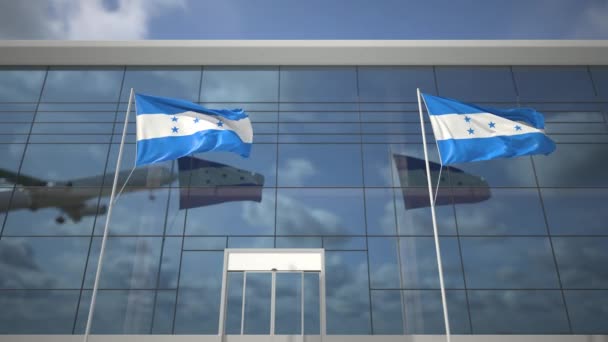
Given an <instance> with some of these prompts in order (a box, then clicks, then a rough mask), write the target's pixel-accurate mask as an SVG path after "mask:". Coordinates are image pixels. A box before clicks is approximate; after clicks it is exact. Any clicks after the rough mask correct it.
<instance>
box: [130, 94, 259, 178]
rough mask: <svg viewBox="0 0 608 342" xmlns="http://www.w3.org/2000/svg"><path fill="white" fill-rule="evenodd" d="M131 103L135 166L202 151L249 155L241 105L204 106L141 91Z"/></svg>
mask: <svg viewBox="0 0 608 342" xmlns="http://www.w3.org/2000/svg"><path fill="white" fill-rule="evenodd" d="M135 105H136V107H137V110H136V112H137V159H136V162H135V163H136V165H137V166H140V165H146V164H151V163H156V162H161V161H164V160H174V159H177V158H179V157H183V156H187V155H189V154H191V153H195V152H206V151H229V152H235V153H238V154H240V155H241V156H243V157H248V156H249V152H250V151H251V144H252V142H253V129H252V128H251V121H250V120H249V116H248V115H247V114H246V113H245V112H243V110H241V109H235V110H216V109H207V108H204V107H202V106H200V105H197V104H195V103H192V102H188V101H184V100H179V99H172V98H166V97H157V96H149V95H143V94H135Z"/></svg>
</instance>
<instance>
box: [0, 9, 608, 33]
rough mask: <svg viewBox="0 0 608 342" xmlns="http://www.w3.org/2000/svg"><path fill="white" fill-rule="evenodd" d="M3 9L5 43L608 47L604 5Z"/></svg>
mask: <svg viewBox="0 0 608 342" xmlns="http://www.w3.org/2000/svg"><path fill="white" fill-rule="evenodd" d="M0 1H1V2H2V5H1V6H2V7H1V11H0V39H69V40H144V39H608V0H508V1H505V0H476V1H475V0H458V1H456V0H419V1H412V0H305V1H304V0H19V1H15V0H0Z"/></svg>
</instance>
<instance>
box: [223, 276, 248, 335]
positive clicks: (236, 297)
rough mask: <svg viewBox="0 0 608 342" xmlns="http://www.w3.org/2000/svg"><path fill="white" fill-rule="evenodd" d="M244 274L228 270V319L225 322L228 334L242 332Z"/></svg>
mask: <svg viewBox="0 0 608 342" xmlns="http://www.w3.org/2000/svg"><path fill="white" fill-rule="evenodd" d="M243 274H244V273H243V272H228V274H227V276H226V291H227V292H226V320H225V322H224V324H225V326H224V329H225V330H224V331H225V333H226V334H228V335H240V334H241V317H242V309H243V285H244V284H243Z"/></svg>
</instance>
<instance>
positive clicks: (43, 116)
mask: <svg viewBox="0 0 608 342" xmlns="http://www.w3.org/2000/svg"><path fill="white" fill-rule="evenodd" d="M123 119H124V118H123ZM115 120H116V112H114V111H96V112H89V111H87V112H83V111H72V112H69V111H59V112H40V111H39V112H37V113H36V121H35V122H37V123H41V122H57V123H66V122H82V121H85V122H95V123H101V122H114V121H115ZM123 123H124V121H123ZM120 128H121V129H122V125H121V126H120ZM121 133H122V131H121Z"/></svg>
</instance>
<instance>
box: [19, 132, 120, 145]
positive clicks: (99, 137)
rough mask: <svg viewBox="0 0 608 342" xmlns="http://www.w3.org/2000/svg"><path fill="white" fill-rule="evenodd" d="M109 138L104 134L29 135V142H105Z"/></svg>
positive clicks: (108, 140) (109, 139)
mask: <svg viewBox="0 0 608 342" xmlns="http://www.w3.org/2000/svg"><path fill="white" fill-rule="evenodd" d="M111 138H112V137H111V136H109V135H105V134H88V135H81V134H70V135H30V139H29V142H30V143H34V144H74V143H77V144H107V143H109V142H110V141H111Z"/></svg>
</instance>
